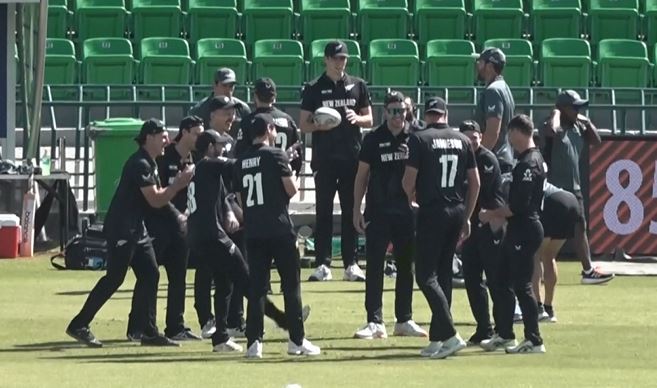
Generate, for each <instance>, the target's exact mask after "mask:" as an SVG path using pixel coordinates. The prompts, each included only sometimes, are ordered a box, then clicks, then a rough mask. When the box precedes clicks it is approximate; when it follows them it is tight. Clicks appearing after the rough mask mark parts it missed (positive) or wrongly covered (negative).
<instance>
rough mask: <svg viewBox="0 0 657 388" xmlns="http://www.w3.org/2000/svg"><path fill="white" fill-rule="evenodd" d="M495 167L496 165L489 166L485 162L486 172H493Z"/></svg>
mask: <svg viewBox="0 0 657 388" xmlns="http://www.w3.org/2000/svg"><path fill="white" fill-rule="evenodd" d="M494 167H495V166H493V165H492V164H491V165H490V166H487V165H485V164H484V173H486V174H490V173H491V172H493V168H494Z"/></svg>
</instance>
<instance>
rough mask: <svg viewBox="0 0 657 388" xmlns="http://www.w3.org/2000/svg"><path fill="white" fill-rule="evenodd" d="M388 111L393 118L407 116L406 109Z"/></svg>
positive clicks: (390, 109)
mask: <svg viewBox="0 0 657 388" xmlns="http://www.w3.org/2000/svg"><path fill="white" fill-rule="evenodd" d="M386 111H387V112H388V114H389V115H392V116H403V115H405V114H406V109H404V108H389V109H386Z"/></svg>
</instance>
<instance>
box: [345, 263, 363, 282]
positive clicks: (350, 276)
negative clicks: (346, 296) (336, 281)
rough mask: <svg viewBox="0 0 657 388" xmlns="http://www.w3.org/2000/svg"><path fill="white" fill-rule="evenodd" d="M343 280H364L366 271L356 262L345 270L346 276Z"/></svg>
mask: <svg viewBox="0 0 657 388" xmlns="http://www.w3.org/2000/svg"><path fill="white" fill-rule="evenodd" d="M342 280H346V281H348V282H364V281H365V272H363V270H362V269H360V267H359V266H358V264H356V263H354V264H352V265H350V266H349V267H347V269H345V270H344V276H343V277H342Z"/></svg>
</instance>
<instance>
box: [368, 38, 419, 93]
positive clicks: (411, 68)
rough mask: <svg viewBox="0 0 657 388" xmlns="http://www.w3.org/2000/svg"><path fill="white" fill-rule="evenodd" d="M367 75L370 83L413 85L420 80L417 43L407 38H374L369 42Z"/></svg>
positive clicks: (396, 85)
mask: <svg viewBox="0 0 657 388" xmlns="http://www.w3.org/2000/svg"><path fill="white" fill-rule="evenodd" d="M369 53H370V56H369V60H368V62H367V64H368V76H369V81H370V83H371V84H372V85H377V86H389V87H399V86H414V87H416V86H417V85H418V81H419V80H420V56H419V53H418V48H417V44H416V43H415V42H414V41H412V40H407V39H376V40H373V41H371V42H370V47H369Z"/></svg>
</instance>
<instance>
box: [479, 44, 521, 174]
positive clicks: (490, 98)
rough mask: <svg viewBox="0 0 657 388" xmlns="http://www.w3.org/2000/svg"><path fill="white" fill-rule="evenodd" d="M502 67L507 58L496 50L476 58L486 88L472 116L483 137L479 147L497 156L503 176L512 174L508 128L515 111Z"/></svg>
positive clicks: (487, 51) (491, 49)
mask: <svg viewBox="0 0 657 388" xmlns="http://www.w3.org/2000/svg"><path fill="white" fill-rule="evenodd" d="M505 64H506V56H505V55H504V52H502V50H500V49H498V48H495V47H491V48H487V49H486V50H484V51H482V53H481V54H480V55H479V59H477V76H478V78H479V80H480V81H484V82H485V83H486V88H485V89H484V91H483V93H482V94H481V97H480V98H479V100H478V102H477V108H476V112H475V121H477V123H478V124H479V127H480V128H481V129H482V133H483V136H482V139H481V145H482V146H484V147H486V148H487V149H489V150H491V151H493V153H494V154H495V155H496V156H497V158H498V160H499V161H500V168H501V170H502V174H505V173H510V172H511V170H513V164H514V163H513V149H512V148H511V146H510V145H509V139H508V136H507V126H508V125H509V121H510V120H511V118H512V117H513V115H514V111H515V109H516V104H515V102H514V101H513V95H511V90H510V89H509V85H507V83H506V81H505V80H504V77H503V76H502V72H503V70H504V65H505Z"/></svg>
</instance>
